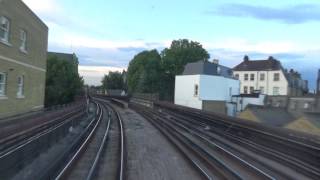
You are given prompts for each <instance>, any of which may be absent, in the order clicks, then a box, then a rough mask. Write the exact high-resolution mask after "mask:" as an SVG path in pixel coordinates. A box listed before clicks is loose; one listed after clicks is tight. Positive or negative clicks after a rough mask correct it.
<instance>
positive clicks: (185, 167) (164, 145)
mask: <svg viewBox="0 0 320 180" xmlns="http://www.w3.org/2000/svg"><path fill="white" fill-rule="evenodd" d="M118 109H119V112H120V114H121V116H122V118H123V123H124V128H125V136H126V146H127V171H126V172H127V175H126V176H127V179H130V180H158V179H166V180H169V179H172V180H176V179H193V180H196V179H201V177H200V176H199V175H198V173H197V172H196V171H195V169H194V168H193V167H192V166H191V165H190V164H189V163H188V162H187V160H185V159H184V157H183V156H182V155H181V154H180V153H179V151H178V150H177V149H175V147H174V146H173V145H172V144H171V143H170V142H169V141H168V140H167V139H166V138H165V137H164V136H163V135H162V134H161V133H160V132H159V131H158V130H157V129H156V128H155V127H153V126H152V125H151V124H150V123H149V122H148V121H147V120H146V119H144V118H143V117H141V116H140V115H139V114H137V113H136V112H135V111H133V110H131V109H125V110H123V109H120V108H118Z"/></svg>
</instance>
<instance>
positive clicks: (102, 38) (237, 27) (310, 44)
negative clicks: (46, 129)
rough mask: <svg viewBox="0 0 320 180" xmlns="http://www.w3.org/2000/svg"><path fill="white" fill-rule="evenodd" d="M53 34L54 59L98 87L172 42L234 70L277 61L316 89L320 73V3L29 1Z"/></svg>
mask: <svg viewBox="0 0 320 180" xmlns="http://www.w3.org/2000/svg"><path fill="white" fill-rule="evenodd" d="M23 1H24V2H25V3H26V4H27V5H28V6H29V7H30V8H31V9H32V10H33V11H34V12H35V13H36V14H37V15H38V16H39V17H40V18H41V19H42V20H43V21H44V22H45V23H46V24H47V26H48V27H49V47H48V49H49V51H57V52H65V53H72V52H75V53H76V54H77V56H78V58H79V61H80V64H79V73H80V74H81V75H82V76H83V77H84V79H85V82H86V83H87V84H90V85H99V84H100V82H101V78H102V76H103V75H104V74H106V73H108V71H115V70H118V71H121V70H122V69H126V68H127V66H128V63H129V62H130V60H132V58H133V56H134V55H135V54H137V53H139V52H141V51H143V50H151V49H157V50H158V51H161V50H163V49H164V48H166V47H169V46H170V43H171V41H172V40H176V39H184V38H187V39H190V40H193V41H198V42H200V43H201V44H202V45H203V47H204V48H205V49H206V50H207V51H208V52H209V53H210V57H211V59H219V60H220V64H222V65H226V66H229V67H234V66H235V65H237V64H239V63H240V62H241V61H242V59H243V56H244V55H246V54H247V55H249V57H250V59H252V60H254V59H266V58H267V57H268V56H273V57H275V58H276V59H278V60H280V61H281V62H282V64H283V66H284V67H285V68H287V69H291V68H293V69H295V70H298V71H299V72H300V73H301V74H302V77H303V78H304V79H307V80H309V85H310V88H311V89H314V88H315V81H316V76H317V69H319V68H320V1H319V0H282V1H279V0H266V1H261V0H241V1H239V0H197V1H194V0H190V1H186V0H174V1H173V0H161V1H159V0H134V1H130V0H117V1H116V0H113V1H112V0H91V1H88V0H77V1H71V0H41V1H39V0H23Z"/></svg>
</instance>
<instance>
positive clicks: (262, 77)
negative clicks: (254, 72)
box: [260, 73, 266, 81]
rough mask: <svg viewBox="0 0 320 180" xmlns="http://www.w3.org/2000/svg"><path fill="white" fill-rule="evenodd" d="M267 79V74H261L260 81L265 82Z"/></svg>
mask: <svg viewBox="0 0 320 180" xmlns="http://www.w3.org/2000/svg"><path fill="white" fill-rule="evenodd" d="M265 79H266V74H264V73H261V74H260V81H264V80H265Z"/></svg>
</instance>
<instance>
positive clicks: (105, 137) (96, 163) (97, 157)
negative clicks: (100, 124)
mask: <svg viewBox="0 0 320 180" xmlns="http://www.w3.org/2000/svg"><path fill="white" fill-rule="evenodd" d="M103 106H104V107H105V105H104V104H103ZM110 124H111V117H110V118H109V120H108V124H107V129H106V132H105V133H104V136H103V139H102V142H101V144H100V147H99V150H98V152H97V154H96V157H95V159H94V162H93V164H92V166H91V168H90V171H89V173H88V176H87V178H86V180H91V179H93V176H94V173H95V171H96V169H97V166H98V162H99V160H100V158H101V156H102V150H103V149H104V147H105V144H106V141H107V138H108V135H109V129H110Z"/></svg>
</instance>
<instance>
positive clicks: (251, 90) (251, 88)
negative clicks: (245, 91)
mask: <svg viewBox="0 0 320 180" xmlns="http://www.w3.org/2000/svg"><path fill="white" fill-rule="evenodd" d="M249 92H250V94H253V93H254V87H253V86H250V88H249Z"/></svg>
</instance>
